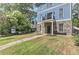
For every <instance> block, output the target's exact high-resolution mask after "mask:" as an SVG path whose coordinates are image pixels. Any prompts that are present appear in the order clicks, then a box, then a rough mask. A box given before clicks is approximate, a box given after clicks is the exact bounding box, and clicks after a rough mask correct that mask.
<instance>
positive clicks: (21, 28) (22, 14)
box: [0, 3, 35, 33]
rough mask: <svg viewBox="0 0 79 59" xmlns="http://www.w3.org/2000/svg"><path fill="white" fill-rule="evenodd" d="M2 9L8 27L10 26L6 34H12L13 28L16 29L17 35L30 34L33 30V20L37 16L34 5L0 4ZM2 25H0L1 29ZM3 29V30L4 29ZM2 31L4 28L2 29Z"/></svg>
mask: <svg viewBox="0 0 79 59" xmlns="http://www.w3.org/2000/svg"><path fill="white" fill-rule="evenodd" d="M0 7H1V8H3V9H4V10H3V12H4V14H5V16H6V21H5V23H7V24H6V25H8V26H7V27H4V28H6V29H7V30H8V31H7V30H5V32H8V33H11V28H13V27H15V29H16V31H17V33H18V32H22V33H26V32H30V30H31V20H32V17H33V16H34V15H35V13H34V11H33V10H32V9H33V6H32V4H23V3H22V4H21V3H17V4H15V3H13V4H0ZM1 26H2V24H0V27H1ZM4 28H3V29H4ZM1 29H2V27H1Z"/></svg>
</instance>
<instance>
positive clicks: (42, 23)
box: [35, 3, 72, 35]
mask: <svg viewBox="0 0 79 59" xmlns="http://www.w3.org/2000/svg"><path fill="white" fill-rule="evenodd" d="M35 6H36V8H37V31H38V32H39V33H41V34H45V33H47V34H51V35H53V34H57V33H60V34H68V35H71V34H72V21H71V16H72V15H71V11H72V4H71V3H43V4H41V3H39V4H35Z"/></svg>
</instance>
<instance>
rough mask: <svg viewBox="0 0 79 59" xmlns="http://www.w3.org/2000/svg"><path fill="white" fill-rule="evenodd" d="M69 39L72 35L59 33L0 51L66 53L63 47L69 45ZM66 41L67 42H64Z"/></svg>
mask: <svg viewBox="0 0 79 59" xmlns="http://www.w3.org/2000/svg"><path fill="white" fill-rule="evenodd" d="M67 39H69V40H71V36H70V37H69V36H65V35H57V36H44V37H41V38H36V39H33V40H30V41H27V42H23V43H21V44H17V45H15V46H13V47H10V48H7V49H4V50H2V51H0V54H3V55H5V54H7V55H50V54H53V55H55V54H64V52H63V49H65V47H67V46H68V42H66V41H67ZM63 43H65V44H63Z"/></svg>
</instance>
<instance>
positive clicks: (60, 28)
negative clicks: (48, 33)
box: [59, 24, 63, 32]
mask: <svg viewBox="0 0 79 59" xmlns="http://www.w3.org/2000/svg"><path fill="white" fill-rule="evenodd" d="M59 31H60V32H63V24H59Z"/></svg>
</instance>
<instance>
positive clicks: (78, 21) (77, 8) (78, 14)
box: [72, 3, 79, 27]
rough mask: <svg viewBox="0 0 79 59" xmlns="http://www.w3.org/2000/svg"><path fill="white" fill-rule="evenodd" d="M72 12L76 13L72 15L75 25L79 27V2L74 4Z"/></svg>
mask: <svg viewBox="0 0 79 59" xmlns="http://www.w3.org/2000/svg"><path fill="white" fill-rule="evenodd" d="M72 14H74V15H73V17H72V18H73V19H72V22H73V25H74V26H77V27H79V4H78V3H76V4H75V5H74V7H73V10H72Z"/></svg>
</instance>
